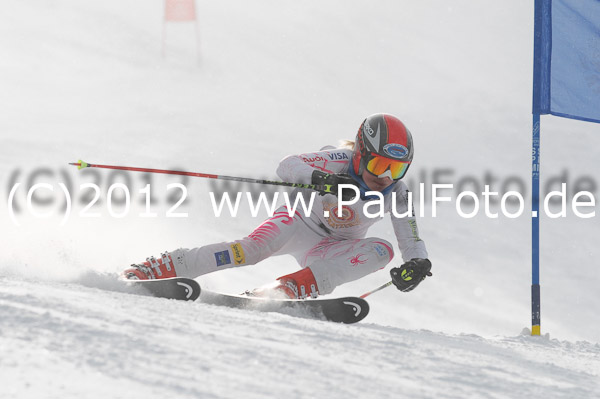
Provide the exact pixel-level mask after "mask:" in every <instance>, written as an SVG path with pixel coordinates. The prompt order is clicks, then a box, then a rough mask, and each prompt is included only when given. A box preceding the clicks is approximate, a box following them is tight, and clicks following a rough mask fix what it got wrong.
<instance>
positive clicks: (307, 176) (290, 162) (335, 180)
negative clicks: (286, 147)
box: [277, 149, 356, 201]
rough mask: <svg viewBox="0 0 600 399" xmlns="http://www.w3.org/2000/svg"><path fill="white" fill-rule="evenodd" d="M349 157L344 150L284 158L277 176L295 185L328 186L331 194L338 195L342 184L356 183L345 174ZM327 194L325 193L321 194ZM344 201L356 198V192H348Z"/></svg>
mask: <svg viewBox="0 0 600 399" xmlns="http://www.w3.org/2000/svg"><path fill="white" fill-rule="evenodd" d="M348 161H349V156H348V154H347V153H346V152H345V151H344V150H340V149H334V150H332V151H320V152H316V153H310V154H301V155H290V156H287V157H286V158H284V159H283V160H282V161H281V162H280V163H279V167H278V168H277V175H278V176H279V177H280V178H281V179H282V180H284V181H289V182H293V183H304V184H316V185H319V186H328V187H329V188H330V190H331V191H330V192H329V191H328V192H327V193H333V194H337V192H338V186H339V185H340V184H354V185H356V182H355V181H354V179H352V178H351V177H350V176H348V175H347V174H345V173H340V172H343V171H345V170H346V169H347V164H348ZM320 193H321V194H326V192H325V191H323V192H320ZM343 197H344V198H343V199H344V200H346V201H348V200H351V199H352V198H354V192H353V191H351V190H346V191H344V192H343Z"/></svg>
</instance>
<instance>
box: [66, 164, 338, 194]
mask: <svg viewBox="0 0 600 399" xmlns="http://www.w3.org/2000/svg"><path fill="white" fill-rule="evenodd" d="M69 165H73V166H77V169H83V168H102V169H117V170H128V171H133V172H146V173H162V174H167V175H180V176H192V177H203V178H206V179H218V180H233V181H240V182H244V183H258V184H270V185H273V186H285V187H295V188H308V189H311V190H316V191H319V192H323V193H331V194H335V193H334V192H333V191H332V190H331V189H332V186H331V184H324V185H317V184H303V183H288V182H283V181H272V180H261V179H251V178H247V177H233V176H223V175H213V174H209V173H196V172H185V171H180V170H166V169H149V168H137V167H131V166H114V165H98V164H92V163H88V162H83V161H82V160H79V161H78V162H69Z"/></svg>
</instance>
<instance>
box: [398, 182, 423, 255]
mask: <svg viewBox="0 0 600 399" xmlns="http://www.w3.org/2000/svg"><path fill="white" fill-rule="evenodd" d="M394 191H395V192H396V210H397V212H398V213H400V214H405V213H406V212H407V211H408V206H409V204H408V188H407V187H406V185H405V184H404V183H402V182H400V184H399V187H398V188H397V189H396V190H394ZM391 218H392V226H393V227H394V233H396V239H397V240H398V248H400V251H401V252H402V259H403V260H404V261H405V262H406V261H409V260H411V259H414V258H420V259H427V257H428V254H427V249H426V248H425V243H424V242H423V240H421V238H420V237H419V229H418V227H417V220H416V218H415V215H412V216H408V217H403V218H397V217H395V216H394V215H393V214H391Z"/></svg>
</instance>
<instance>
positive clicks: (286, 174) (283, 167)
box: [277, 155, 316, 184]
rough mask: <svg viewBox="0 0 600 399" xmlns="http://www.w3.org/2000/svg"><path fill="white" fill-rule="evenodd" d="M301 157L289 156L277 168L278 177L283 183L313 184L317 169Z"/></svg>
mask: <svg viewBox="0 0 600 399" xmlns="http://www.w3.org/2000/svg"><path fill="white" fill-rule="evenodd" d="M304 159H305V158H302V157H301V156H300V155H288V156H287V157H285V158H283V159H282V160H281V162H280V163H279V167H277V176H279V177H280V178H281V179H282V180H283V181H287V182H292V183H304V184H311V180H312V173H313V171H315V170H316V169H315V168H314V167H312V166H311V165H310V164H309V163H307V162H305V161H304Z"/></svg>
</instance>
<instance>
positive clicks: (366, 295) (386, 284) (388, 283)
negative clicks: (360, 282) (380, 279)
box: [360, 281, 393, 298]
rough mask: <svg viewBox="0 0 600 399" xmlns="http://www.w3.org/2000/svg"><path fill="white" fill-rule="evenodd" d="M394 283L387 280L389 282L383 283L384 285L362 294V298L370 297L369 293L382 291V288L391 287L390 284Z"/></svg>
mask: <svg viewBox="0 0 600 399" xmlns="http://www.w3.org/2000/svg"><path fill="white" fill-rule="evenodd" d="M392 284H393V283H392V282H391V281H388V282H387V283H385V284H384V285H382V286H380V287H377V288H375V289H374V290H373V291H369V292H367V293H365V294H362V295H361V296H360V298H366V297H368V296H369V295H371V294H374V293H376V292H377V291H381V290H382V289H384V288H387V287H389V286H390V285H392Z"/></svg>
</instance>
